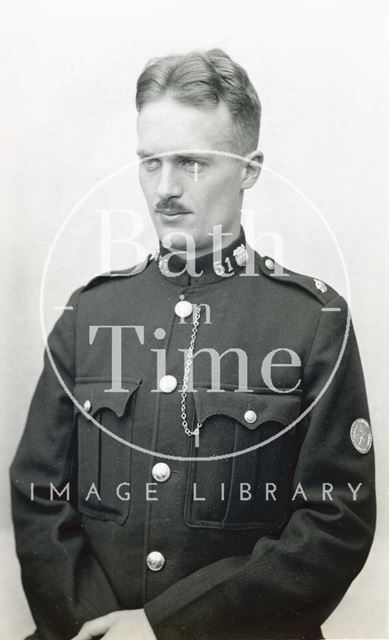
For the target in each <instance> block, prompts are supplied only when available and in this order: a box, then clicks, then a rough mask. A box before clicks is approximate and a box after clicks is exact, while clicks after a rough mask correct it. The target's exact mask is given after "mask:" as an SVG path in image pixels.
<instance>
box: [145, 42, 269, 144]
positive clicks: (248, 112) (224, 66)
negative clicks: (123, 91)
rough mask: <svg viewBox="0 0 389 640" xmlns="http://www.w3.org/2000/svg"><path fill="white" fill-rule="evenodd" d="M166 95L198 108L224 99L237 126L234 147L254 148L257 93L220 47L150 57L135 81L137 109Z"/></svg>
mask: <svg viewBox="0 0 389 640" xmlns="http://www.w3.org/2000/svg"><path fill="white" fill-rule="evenodd" d="M166 94H167V95H168V94H170V95H171V96H172V97H173V98H174V99H175V100H178V101H179V102H183V103H186V104H192V105H194V106H198V107H201V106H204V105H207V106H209V105H215V106H216V105H218V104H219V102H224V104H225V105H226V107H227V108H228V110H229V112H230V114H231V116H232V120H233V123H234V125H235V127H236V133H237V135H236V136H235V140H234V147H235V149H236V147H238V152H239V153H241V154H246V153H249V152H251V151H255V150H256V148H257V145H258V138H259V125H260V119H261V103H260V101H259V98H258V94H257V92H256V90H255V89H254V87H253V85H252V83H251V82H250V79H249V77H248V75H247V73H246V71H245V70H244V69H243V67H241V66H240V65H239V64H237V63H236V62H234V61H233V60H232V59H231V58H230V56H228V55H227V54H226V53H225V52H224V51H223V50H222V49H210V50H209V51H204V52H202V51H191V52H189V53H186V54H183V55H169V56H164V57H161V58H152V59H151V60H149V62H148V63H147V65H146V67H145V69H144V70H143V71H142V73H141V75H140V76H139V79H138V82H137V90H136V108H137V110H138V111H140V110H141V108H142V107H143V106H144V105H145V104H147V103H148V102H153V101H156V100H159V99H160V98H161V97H162V96H164V95H166ZM235 149H234V150H235Z"/></svg>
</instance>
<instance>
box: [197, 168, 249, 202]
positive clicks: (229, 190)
mask: <svg viewBox="0 0 389 640" xmlns="http://www.w3.org/2000/svg"><path fill="white" fill-rule="evenodd" d="M198 184H199V186H200V182H199V183H198ZM238 184H239V183H238V177H237V175H236V172H230V173H223V174H222V175H218V176H212V177H210V178H207V179H205V180H204V183H203V194H202V197H201V199H202V200H203V201H204V200H206V201H208V203H209V204H214V205H215V206H217V205H218V203H219V204H223V203H225V202H226V201H231V199H236V198H237V197H238V196H239V187H238ZM200 189H201V186H200ZM200 193H201V192H200Z"/></svg>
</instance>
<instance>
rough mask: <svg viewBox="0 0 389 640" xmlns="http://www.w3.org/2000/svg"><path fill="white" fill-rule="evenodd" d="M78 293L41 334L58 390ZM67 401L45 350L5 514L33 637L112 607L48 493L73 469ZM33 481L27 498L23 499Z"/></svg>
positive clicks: (69, 516) (70, 627)
mask: <svg viewBox="0 0 389 640" xmlns="http://www.w3.org/2000/svg"><path fill="white" fill-rule="evenodd" d="M80 291H81V288H80V289H77V290H76V291H75V292H74V293H73V294H72V295H71V296H70V299H69V301H68V303H67V307H69V308H67V309H66V310H64V311H63V313H62V315H61V317H60V318H59V320H58V321H57V322H56V324H55V326H54V328H53V330H52V331H51V333H50V335H49V337H48V341H47V342H48V346H49V349H48V351H49V353H50V354H51V358H52V360H53V363H54V364H55V366H56V368H57V371H58V374H59V376H60V377H61V379H62V381H63V383H64V385H66V387H67V388H69V389H70V390H72V389H73V385H74V368H75V322H74V318H75V315H76V310H77V301H78V298H79V294H80ZM74 451H75V439H74V429H73V403H72V401H71V399H70V398H69V397H68V395H67V393H66V391H65V389H64V388H63V386H62V384H61V383H60V381H59V379H58V377H57V375H56V373H55V372H54V369H53V366H52V362H51V360H50V358H49V357H48V354H47V351H46V352H45V355H44V367H43V371H42V374H41V376H40V378H39V381H38V384H37V386H36V389H35V392H34V395H33V398H32V401H31V405H30V409H29V413H28V417H27V422H26V426H25V430H24V433H23V436H22V439H21V441H20V444H19V447H18V449H17V452H16V454H15V457H14V459H13V462H12V464H11V468H10V478H11V497H12V516H13V523H14V529H15V538H16V551H17V555H18V558H19V561H20V565H21V574H22V582H23V587H24V591H25V594H26V597H27V600H28V602H29V605H30V608H31V612H32V615H33V618H34V620H35V623H36V625H37V628H38V635H39V638H40V640H67V639H68V638H71V637H72V636H73V635H75V633H77V631H78V629H79V628H80V626H81V625H82V624H83V623H84V622H85V621H86V620H90V619H93V618H96V617H98V616H100V615H104V614H105V613H108V612H110V611H112V610H116V609H119V608H120V607H119V605H118V602H117V599H116V596H115V594H114V592H113V590H112V587H111V585H110V583H109V580H108V578H107V576H106V575H105V573H104V571H103V568H102V567H101V566H100V564H99V562H98V560H97V559H96V557H94V555H93V553H92V551H91V549H90V547H89V545H88V540H87V538H86V536H85V534H84V531H83V528H82V524H81V519H80V516H79V514H78V512H77V510H76V508H75V507H74V506H73V505H72V498H70V500H67V496H66V494H64V495H63V496H57V495H56V494H55V493H54V495H51V496H50V491H49V487H50V483H52V484H53V485H54V486H55V487H56V488H57V489H59V488H63V487H65V485H66V484H67V483H68V482H69V486H73V485H72V484H71V477H72V473H73V469H74V466H75V465H74ZM31 483H34V489H35V491H34V499H33V500H32V499H31V493H30V491H31V487H30V485H31Z"/></svg>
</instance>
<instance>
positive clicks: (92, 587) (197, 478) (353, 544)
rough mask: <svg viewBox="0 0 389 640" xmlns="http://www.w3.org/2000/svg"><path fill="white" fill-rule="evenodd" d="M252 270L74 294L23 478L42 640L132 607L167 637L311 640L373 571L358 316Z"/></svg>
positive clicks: (294, 279)
mask: <svg viewBox="0 0 389 640" xmlns="http://www.w3.org/2000/svg"><path fill="white" fill-rule="evenodd" d="M249 265H250V269H247V268H246V269H244V268H243V266H242V268H234V269H231V273H228V271H227V269H226V270H225V272H224V276H223V275H221V272H220V269H219V270H218V269H216V271H217V272H215V270H214V269H212V270H211V269H209V265H207V264H206V263H205V266H206V268H205V270H204V272H203V274H202V275H198V276H190V275H188V273H187V272H186V271H184V272H182V273H179V274H178V275H177V273H175V274H174V276H173V277H172V276H171V275H169V274H168V273H167V272H166V270H165V271H164V269H163V268H162V269H161V261H159V262H158V260H155V259H153V258H149V259H148V260H147V261H146V262H145V263H144V264H143V266H142V268H140V269H138V270H136V272H135V273H134V271H133V270H128V271H127V272H122V273H120V274H111V275H110V276H108V275H107V276H99V277H97V278H95V279H93V280H92V281H91V282H90V283H88V284H87V285H86V286H83V287H80V288H79V289H77V290H76V291H75V292H74V293H73V294H72V296H71V297H70V300H69V302H68V305H67V306H68V307H70V308H72V309H69V310H67V311H64V312H63V314H62V316H61V318H60V319H59V320H58V321H57V323H56V325H55V327H54V329H53V330H52V332H51V334H50V337H49V341H48V343H49V347H50V358H49V357H48V355H47V354H46V356H45V366H44V370H43V373H42V376H41V378H40V381H39V383H38V385H37V389H36V391H35V394H34V398H33V401H32V403H31V408H30V413H29V417H28V421H27V425H26V429H25V433H24V435H23V439H22V441H21V444H20V446H19V449H18V452H17V454H16V456H15V459H14V462H13V465H12V468H11V477H12V484H13V513H14V521H15V531H16V539H17V549H18V554H19V558H20V562H21V566H22V575H23V583H24V588H25V591H26V594H27V597H28V599H29V603H30V606H31V609H32V612H33V615H34V618H35V621H36V624H37V630H38V631H37V633H38V637H39V638H41V639H42V640H49V639H50V640H52V639H55V640H65V639H67V638H70V637H71V636H72V634H74V633H75V632H76V631H77V629H78V628H79V627H80V625H81V624H82V623H83V622H85V620H88V619H91V618H95V617H97V616H98V615H103V614H104V613H107V612H109V611H113V610H117V609H133V608H140V607H144V608H145V611H146V614H147V616H148V618H149V621H150V623H151V625H152V627H153V629H154V632H155V634H156V636H157V638H158V639H161V640H164V639H165V638H166V639H168V638H169V640H173V639H174V638H188V639H192V638H193V639H204V640H205V639H208V638H209V639H210V640H212V639H217V638H220V639H223V640H227V639H229V638H231V639H232V638H234V639H236V640H238V639H240V640H250V639H254V638H256V639H258V638H318V637H321V635H320V625H321V624H322V623H323V622H324V620H325V619H326V618H327V617H328V615H329V614H330V613H331V612H332V611H333V609H334V608H335V607H336V605H337V604H338V602H339V601H340V599H341V598H342V596H343V594H344V593H345V591H346V590H347V588H348V586H349V584H350V582H351V581H352V580H353V579H354V577H355V576H356V575H357V574H358V572H359V571H360V570H361V568H362V566H363V564H364V562H365V559H366V557H367V554H368V551H369V548H370V545H371V542H372V537H373V532H374V526H375V496H374V457H373V449H372V448H370V443H369V444H368V446H366V449H367V450H366V451H365V452H363V446H365V445H361V451H358V450H357V448H356V446H355V438H354V444H353V438H352V437H351V435H350V429H351V427H352V425H353V424H355V423H356V421H357V420H358V419H359V420H362V423H357V425H360V424H362V426H363V424H364V423H363V421H366V424H368V420H369V414H368V407H367V402H366V395H365V388H364V381H363V374H362V369H361V365H360V359H359V354H358V348H357V345H356V341H355V336H354V331H353V327H352V323H351V321H350V317H349V310H348V307H347V305H346V303H345V301H344V299H343V298H342V297H341V296H339V295H338V294H337V293H336V292H335V291H334V290H333V289H331V288H330V287H329V286H328V285H324V284H323V283H320V281H315V280H314V279H313V278H308V277H306V276H301V275H299V274H295V273H293V272H291V271H288V270H286V269H281V268H279V265H276V264H275V263H274V261H272V260H270V259H265V258H262V257H260V256H259V255H257V254H255V253H254V252H250V260H249ZM245 266H246V267H247V265H245ZM162 267H163V265H162ZM279 269H280V270H279ZM318 283H319V284H318ZM180 301H181V302H182V301H187V302H189V303H190V304H191V305H192V309H193V311H194V312H195V311H196V309H200V312H199V326H198V329H197V331H195V348H194V351H195V357H194V359H193V363H192V368H191V376H190V382H191V388H190V390H189V391H188V393H187V397H186V402H185V405H184V410H185V417H186V420H187V423H188V428H189V430H191V431H193V430H194V429H195V428H196V425H197V424H198V423H200V424H201V425H202V426H201V428H200V431H199V439H198V442H196V438H195V437H194V436H189V435H187V434H186V433H185V430H184V425H183V404H182V402H183V401H182V394H181V390H182V381H183V375H184V368H185V364H186V363H187V362H188V349H189V346H190V343H191V338H193V333H194V330H193V327H194V325H193V315H189V316H186V317H182V316H183V314H182V313H181V315H179V313H178V311H179V309H180V307H177V303H179V302H180ZM181 308H182V305H181ZM112 327H116V329H115V331H116V338H115V340H116V342H115V345H116V347H115V349H113V340H114V337H113V336H114V330H113V329H112ZM118 345H119V346H118ZM118 354H119V355H118ZM119 356H120V357H119ZM50 359H52V362H50ZM53 363H54V364H55V368H56V369H57V371H54V369H53ZM219 369H220V376H219ZM166 376H169V377H168V378H166ZM161 380H162V382H161ZM219 383H220V384H219ZM219 386H220V388H219ZM365 435H366V434H365ZM368 436H369V434H368ZM196 444H198V446H196ZM161 463H163V464H162V465H161ZM157 464H159V466H158V467H156V465H157ZM31 482H33V483H34V484H35V499H34V501H31V500H30V494H29V491H30V489H29V487H30V483H31ZM50 483H52V484H53V485H54V486H55V487H57V489H58V490H59V489H60V488H63V487H65V485H66V484H67V483H69V488H70V497H69V500H67V499H66V496H65V494H64V495H62V496H58V495H54V499H52V496H51V497H50V496H49V484H50ZM323 483H324V484H325V486H324V488H323ZM359 483H361V485H360V487H359V489H358V493H357V499H354V498H355V494H353V492H352V489H350V486H349V484H351V487H352V488H353V489H355V488H356V487H358V484H359ZM331 487H332V490H331ZM324 489H327V491H329V493H330V495H329V494H328V493H327V494H325V491H324ZM323 491H324V494H323ZM323 495H324V498H323ZM292 498H293V499H292ZM155 552H157V555H155ZM150 554H151V555H150ZM153 554H154V555H153Z"/></svg>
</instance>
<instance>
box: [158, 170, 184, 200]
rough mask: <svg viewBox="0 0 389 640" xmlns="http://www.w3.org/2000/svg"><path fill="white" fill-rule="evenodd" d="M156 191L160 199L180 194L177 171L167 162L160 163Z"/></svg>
mask: <svg viewBox="0 0 389 640" xmlns="http://www.w3.org/2000/svg"><path fill="white" fill-rule="evenodd" d="M156 193H157V196H158V198H160V199H161V200H165V199H167V198H173V197H176V198H178V197H179V196H181V195H182V189H181V185H180V183H179V179H178V176H177V172H176V171H175V168H174V167H173V166H171V165H170V164H168V163H166V164H163V165H162V168H161V171H160V174H159V182H158V185H157V189H156Z"/></svg>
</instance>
